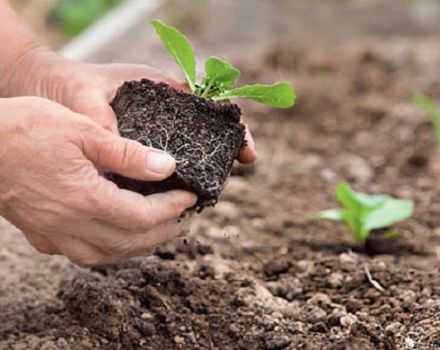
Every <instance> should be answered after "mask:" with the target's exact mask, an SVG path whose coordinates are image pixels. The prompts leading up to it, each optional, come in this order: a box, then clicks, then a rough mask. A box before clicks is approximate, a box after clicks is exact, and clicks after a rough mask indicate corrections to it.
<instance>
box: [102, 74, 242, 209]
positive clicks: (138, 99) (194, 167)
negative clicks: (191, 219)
mask: <svg viewBox="0 0 440 350" xmlns="http://www.w3.org/2000/svg"><path fill="white" fill-rule="evenodd" d="M112 107H113V109H114V111H115V113H116V115H117V117H118V126H119V131H120V133H121V135H122V136H123V137H127V138H129V139H132V140H136V141H139V142H140V143H142V144H144V145H146V146H150V147H155V148H158V149H161V150H163V151H165V152H167V153H169V154H171V155H172V156H173V157H174V158H175V159H176V171H175V173H174V174H173V175H171V176H170V177H169V178H168V179H166V180H164V181H160V182H149V183H147V182H142V181H135V180H132V179H128V178H124V177H122V176H118V175H115V174H109V176H108V177H109V178H110V179H111V180H112V181H114V182H115V183H117V184H118V186H119V187H121V188H125V189H129V190H132V191H135V192H139V193H142V194H144V195H148V194H151V193H156V192H164V191H168V190H172V189H181V190H187V191H189V192H193V193H195V194H197V197H198V201H197V203H196V205H195V209H196V210H197V211H201V210H202V209H203V208H204V207H206V206H213V205H215V203H217V200H218V196H219V195H220V192H221V191H222V189H223V185H224V182H225V181H226V179H227V177H228V176H229V175H230V173H231V169H232V164H233V162H234V159H235V158H236V157H237V155H238V153H239V151H240V149H241V148H242V146H243V145H244V134H245V130H244V125H243V124H241V123H240V117H241V111H240V108H239V107H238V106H237V105H235V104H229V103H221V102H214V101H212V100H206V99H203V98H199V97H197V96H194V95H192V94H188V93H185V92H182V91H178V90H176V89H174V88H172V87H170V86H168V85H166V84H164V83H159V84H156V83H154V82H152V81H151V80H147V79H144V80H142V81H132V82H126V83H125V84H124V85H122V86H121V87H120V88H119V90H118V92H117V94H116V96H115V98H114V100H113V101H112Z"/></svg>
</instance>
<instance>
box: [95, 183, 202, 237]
mask: <svg viewBox="0 0 440 350" xmlns="http://www.w3.org/2000/svg"><path fill="white" fill-rule="evenodd" d="M99 181H100V182H99V183H98V185H97V186H96V187H95V189H94V192H93V195H92V198H91V200H89V201H88V205H89V206H90V210H91V212H92V215H93V217H94V218H96V219H99V220H101V221H104V222H106V223H107V224H109V225H113V226H117V227H119V228H121V229H123V230H126V231H131V232H145V231H147V230H149V229H150V228H152V227H154V226H156V225H159V224H162V223H164V222H166V221H168V220H171V219H177V218H179V217H180V216H181V214H182V213H183V212H184V211H185V210H186V209H187V208H190V207H192V206H193V205H194V204H195V203H196V201H197V197H196V196H195V195H194V194H192V193H189V192H186V191H180V190H173V191H168V192H164V193H156V194H151V195H148V196H142V195H140V194H139V193H135V192H132V191H128V190H122V189H119V188H118V187H117V186H116V185H115V184H114V183H111V182H110V181H108V180H106V179H104V178H101V179H100V180H99Z"/></svg>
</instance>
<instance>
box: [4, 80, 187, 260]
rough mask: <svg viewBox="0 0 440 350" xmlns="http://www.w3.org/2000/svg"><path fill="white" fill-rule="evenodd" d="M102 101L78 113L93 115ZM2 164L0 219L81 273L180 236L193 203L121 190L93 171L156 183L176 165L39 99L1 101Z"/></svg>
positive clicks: (176, 194)
mask: <svg viewBox="0 0 440 350" xmlns="http://www.w3.org/2000/svg"><path fill="white" fill-rule="evenodd" d="M92 85H93V84H92ZM94 88H96V87H94ZM99 91H101V90H99ZM89 92H93V91H92V90H89ZM101 92H103V91H101ZM95 93H96V94H98V90H95ZM78 97H79V95H78ZM95 97H96V98H98V96H95ZM102 102H103V105H102V106H100V105H99V104H97V105H93V103H92V100H87V101H86V103H85V105H83V106H82V108H84V110H85V109H87V108H91V109H90V113H92V112H94V113H97V114H99V113H98V112H99V109H100V108H101V109H103V110H104V108H105V104H104V100H102ZM108 117H111V114H110V113H108ZM103 124H105V123H104V121H103ZM0 164H1V167H0V215H1V216H3V217H5V218H6V219H7V220H8V221H10V222H11V223H13V224H14V225H15V226H17V227H18V228H19V229H20V230H22V231H23V233H24V234H25V235H26V238H27V239H28V241H29V242H30V243H31V244H32V245H33V246H34V247H35V248H36V249H38V250H39V251H41V252H43V253H47V254H64V255H65V256H67V257H68V258H69V259H70V260H71V261H72V262H74V263H76V264H78V265H80V266H91V265H99V264H103V263H108V262H112V261H116V260H119V259H123V258H127V257H130V256H135V255H140V254H142V253H144V252H145V251H148V250H149V249H150V248H151V247H152V246H154V245H156V244H160V243H163V242H165V241H168V240H170V239H172V238H174V237H175V236H177V235H180V234H181V233H182V232H183V231H184V230H186V228H187V225H188V222H187V221H186V220H183V222H180V223H179V222H178V221H177V218H178V217H179V216H180V215H181V213H182V212H183V211H184V210H185V209H186V208H188V207H190V206H192V205H193V204H194V203H195V201H196V197H195V196H194V195H192V194H190V193H187V192H184V191H170V192H166V193H161V194H153V195H150V196H147V197H144V196H142V195H140V194H137V193H134V192H130V191H126V190H121V189H119V188H118V187H117V186H116V185H115V184H113V183H111V182H110V181H107V180H106V179H105V178H103V177H102V176H100V175H99V173H98V171H97V167H99V168H103V169H109V170H111V171H114V172H116V173H119V174H121V175H124V176H128V177H131V178H136V179H140V180H149V181H154V180H161V179H164V178H166V177H167V176H169V175H170V174H171V173H172V172H173V171H174V167H175V162H174V160H173V159H172V158H171V157H170V156H169V155H167V154H165V153H164V152H162V151H159V150H154V149H151V148H147V147H144V146H142V145H141V144H139V143H137V142H135V141H131V140H127V139H124V138H121V137H119V136H117V135H115V134H114V133H112V132H110V131H108V130H106V129H104V128H103V127H102V126H100V125H99V124H97V123H95V122H93V121H92V120H91V119H90V118H87V117H85V116H82V115H80V114H76V113H74V112H71V111H70V110H68V109H67V108H65V107H62V106H60V105H58V104H56V103H54V102H51V101H48V100H45V99H42V98H37V97H22V98H9V99H0Z"/></svg>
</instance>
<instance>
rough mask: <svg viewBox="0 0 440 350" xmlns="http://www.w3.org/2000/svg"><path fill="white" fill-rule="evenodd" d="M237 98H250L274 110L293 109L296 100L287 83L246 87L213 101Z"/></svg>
mask: <svg viewBox="0 0 440 350" xmlns="http://www.w3.org/2000/svg"><path fill="white" fill-rule="evenodd" d="M237 97H243V98H248V99H250V100H254V101H257V102H260V103H263V104H266V105H269V106H271V107H274V108H289V107H292V106H293V105H294V104H295V100H296V94H295V91H294V90H293V87H292V85H290V84H289V83H286V82H280V83H276V84H273V85H264V84H255V85H245V86H241V87H238V88H235V89H232V90H229V91H225V92H224V93H223V94H220V95H219V96H215V97H213V100H225V99H230V98H237Z"/></svg>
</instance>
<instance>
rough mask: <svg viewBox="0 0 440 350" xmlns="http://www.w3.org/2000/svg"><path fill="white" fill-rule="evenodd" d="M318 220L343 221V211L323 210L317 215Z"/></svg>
mask: <svg viewBox="0 0 440 350" xmlns="http://www.w3.org/2000/svg"><path fill="white" fill-rule="evenodd" d="M315 218H316V219H324V220H332V221H342V209H327V210H322V211H320V212H319V213H317V214H316V215H315Z"/></svg>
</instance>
